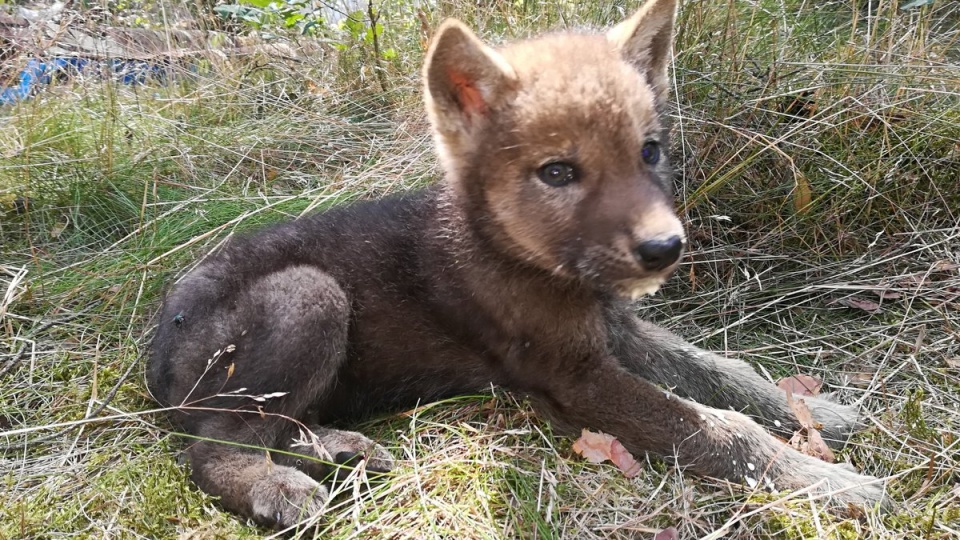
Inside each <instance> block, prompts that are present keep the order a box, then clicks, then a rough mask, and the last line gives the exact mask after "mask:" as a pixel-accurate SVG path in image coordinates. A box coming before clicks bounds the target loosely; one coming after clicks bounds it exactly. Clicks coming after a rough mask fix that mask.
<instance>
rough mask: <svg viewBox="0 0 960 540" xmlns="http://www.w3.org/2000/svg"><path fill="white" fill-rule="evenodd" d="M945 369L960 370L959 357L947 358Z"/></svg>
mask: <svg viewBox="0 0 960 540" xmlns="http://www.w3.org/2000/svg"><path fill="white" fill-rule="evenodd" d="M947 367H951V368H953V369H960V356H958V357H956V358H947Z"/></svg>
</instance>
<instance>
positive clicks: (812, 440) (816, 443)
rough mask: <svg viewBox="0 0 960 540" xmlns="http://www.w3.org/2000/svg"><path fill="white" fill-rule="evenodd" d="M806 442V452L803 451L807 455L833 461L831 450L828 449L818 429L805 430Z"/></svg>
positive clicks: (829, 461)
mask: <svg viewBox="0 0 960 540" xmlns="http://www.w3.org/2000/svg"><path fill="white" fill-rule="evenodd" d="M807 443H808V444H807V449H806V452H804V453H805V454H807V455H808V456H813V457H815V458H817V459H819V460H821V461H826V462H827V463H833V460H834V456H833V451H832V450H830V447H829V446H827V443H826V442H825V441H824V440H823V437H822V436H821V435H820V431H819V430H816V429H808V430H807Z"/></svg>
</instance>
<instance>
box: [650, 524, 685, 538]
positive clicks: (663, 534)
mask: <svg viewBox="0 0 960 540" xmlns="http://www.w3.org/2000/svg"><path fill="white" fill-rule="evenodd" d="M653 540H680V533H679V532H677V529H676V528H674V527H667V528H666V529H664V530H662V531H660V532H658V533H657V534H655V535H653Z"/></svg>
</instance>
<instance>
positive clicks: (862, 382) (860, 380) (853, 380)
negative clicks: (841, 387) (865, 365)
mask: <svg viewBox="0 0 960 540" xmlns="http://www.w3.org/2000/svg"><path fill="white" fill-rule="evenodd" d="M876 376H877V374H876V372H874V373H870V372H867V371H861V372H858V373H852V374H850V375H848V376H847V382H848V383H849V384H852V385H854V386H869V385H870V383H872V382H873V379H874V377H876Z"/></svg>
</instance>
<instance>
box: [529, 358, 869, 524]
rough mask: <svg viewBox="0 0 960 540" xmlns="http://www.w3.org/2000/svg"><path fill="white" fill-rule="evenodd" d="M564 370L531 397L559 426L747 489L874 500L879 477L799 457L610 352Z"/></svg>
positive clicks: (745, 422)
mask: <svg viewBox="0 0 960 540" xmlns="http://www.w3.org/2000/svg"><path fill="white" fill-rule="evenodd" d="M579 365H581V366H584V365H586V364H584V363H580V364H579ZM557 373H558V372H557V371H554V374H557ZM569 373H570V375H569V376H567V377H564V378H562V379H561V378H560V377H554V378H552V379H553V380H552V381H551V386H550V387H549V388H547V389H545V392H544V393H543V394H542V395H539V396H535V397H539V398H540V399H537V400H536V401H537V403H538V406H539V408H540V409H542V410H543V411H544V412H546V414H547V415H548V416H550V417H551V418H552V419H553V420H554V421H555V422H558V423H559V424H560V427H561V428H565V429H568V430H571V431H574V430H579V429H580V428H584V427H586V428H591V429H597V430H601V431H604V432H606V433H610V434H612V435H614V436H616V437H617V438H618V439H619V440H620V441H621V442H622V443H623V445H624V446H625V447H626V448H627V449H628V450H630V451H631V452H633V453H635V454H636V453H640V452H652V453H654V454H657V455H660V456H663V457H665V458H667V459H675V460H676V463H677V464H678V465H680V466H682V467H684V468H687V469H689V470H691V471H692V472H694V473H697V474H700V475H705V476H711V477H716V478H722V479H726V480H730V481H735V482H741V483H746V484H749V485H750V486H751V487H754V486H758V485H759V486H762V487H766V488H768V489H776V490H781V489H791V490H793V489H800V488H805V487H808V486H812V485H814V484H818V483H819V487H818V488H816V491H817V492H819V493H821V494H829V495H831V496H832V498H833V500H834V501H835V502H836V503H839V504H841V505H842V504H845V503H848V502H849V503H855V504H863V505H867V506H869V505H873V504H875V503H877V502H879V501H880V500H881V499H882V495H883V486H882V484H881V482H880V481H879V480H877V479H875V478H872V477H868V476H861V475H859V474H857V473H856V472H854V471H852V470H850V469H849V468H848V467H846V466H844V465H835V464H829V463H825V462H822V461H819V460H817V459H814V458H812V457H810V456H807V455H804V454H802V453H800V452H798V451H796V450H794V449H792V448H790V447H789V446H787V445H785V444H783V443H782V442H780V441H779V440H777V439H776V438H774V437H773V436H772V435H770V434H769V433H767V432H766V431H765V430H764V429H763V428H762V427H761V426H759V425H758V424H756V423H755V422H753V421H752V420H751V419H750V418H748V417H746V416H744V415H742V414H740V413H738V412H735V411H730V410H718V409H713V408H710V407H707V406H704V405H700V404H698V403H695V402H692V401H688V400H685V399H682V398H680V397H678V396H676V395H674V394H672V393H671V392H668V391H664V390H662V389H660V388H657V387H656V386H654V385H653V384H651V383H649V382H647V381H645V380H643V379H641V378H640V377H638V376H636V375H635V374H633V373H630V372H629V371H627V370H626V369H624V368H623V367H622V366H621V365H620V364H619V362H617V360H616V359H614V358H612V357H608V358H603V359H599V360H598V361H591V362H590V363H589V368H584V369H576V370H570V371H569Z"/></svg>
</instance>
